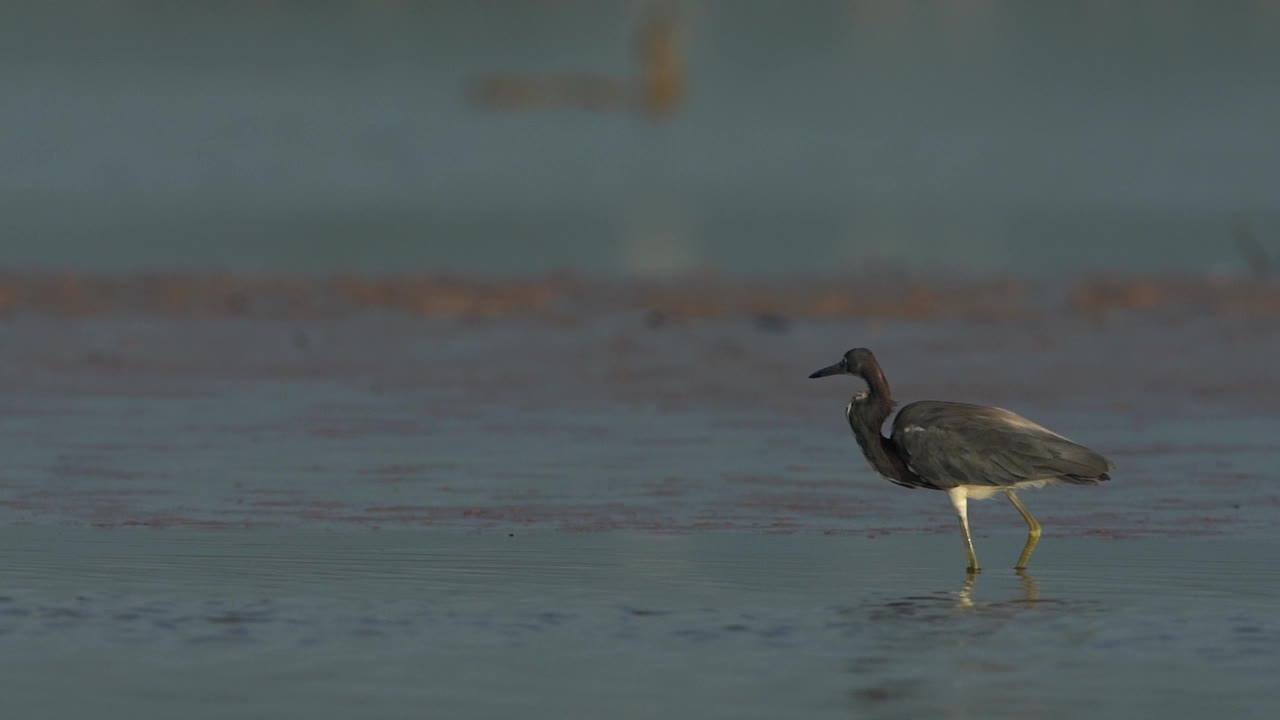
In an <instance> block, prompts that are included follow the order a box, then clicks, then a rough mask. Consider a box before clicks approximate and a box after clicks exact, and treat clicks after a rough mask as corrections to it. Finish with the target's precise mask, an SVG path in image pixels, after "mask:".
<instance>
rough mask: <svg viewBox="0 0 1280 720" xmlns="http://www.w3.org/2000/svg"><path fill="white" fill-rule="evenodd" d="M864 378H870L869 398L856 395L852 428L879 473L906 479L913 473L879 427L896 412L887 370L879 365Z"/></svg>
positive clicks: (851, 411) (851, 413)
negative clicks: (882, 370) (887, 378)
mask: <svg viewBox="0 0 1280 720" xmlns="http://www.w3.org/2000/svg"><path fill="white" fill-rule="evenodd" d="M864 379H865V380H866V381H867V397H866V398H863V399H861V400H859V399H858V398H856V397H855V398H854V400H853V401H852V402H850V403H849V408H848V411H847V414H848V418H849V427H851V428H852V429H853V435H854V437H855V438H857V440H858V446H859V447H861V448H862V454H863V455H865V456H866V458H867V461H868V462H870V463H871V467H873V468H875V471H876V472H878V473H880V474H881V475H883V476H885V477H887V478H890V479H892V480H907V479H908V478H910V477H912V476H914V473H913V472H911V469H910V468H908V467H907V463H906V462H905V461H904V460H903V459H902V455H901V454H899V453H898V449H897V447H895V446H894V444H893V442H892V441H891V440H890V439H889V438H887V437H885V436H884V435H881V434H880V427H881V426H882V425H884V421H885V420H887V419H888V417H889V415H890V414H892V413H893V406H894V402H893V397H892V396H890V394H889V383H888V382H886V381H885V379H884V373H882V372H880V369H879V368H874V370H873V371H872V372H870V373H867V375H866V377H865V378H864Z"/></svg>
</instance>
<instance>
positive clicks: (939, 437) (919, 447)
mask: <svg viewBox="0 0 1280 720" xmlns="http://www.w3.org/2000/svg"><path fill="white" fill-rule="evenodd" d="M892 439H893V441H894V443H895V444H896V445H897V446H898V448H899V450H900V451H901V452H902V454H903V455H904V459H905V460H906V461H907V465H908V466H909V467H910V468H911V469H912V470H913V471H914V472H915V473H916V474H917V475H919V476H921V477H922V478H925V479H926V480H928V481H930V482H932V483H933V484H934V485H937V486H938V487H941V488H943V489H946V488H950V487H955V486H957V485H987V486H1010V485H1015V484H1017V483H1020V482H1027V481H1035V480H1059V481H1062V482H1069V483H1078V484H1094V483H1097V482H1099V481H1102V480H1107V479H1109V478H1108V476H1107V471H1108V470H1111V469H1112V468H1114V465H1112V463H1111V461H1109V460H1107V459H1106V458H1105V457H1103V456H1102V455H1099V454H1098V453H1096V452H1094V451H1093V450H1090V449H1089V448H1086V447H1084V446H1082V445H1078V444H1076V443H1074V442H1072V441H1070V440H1068V439H1067V438H1064V437H1062V436H1061V435H1058V434H1057V433H1054V432H1052V431H1050V430H1048V429H1046V428H1043V427H1041V426H1040V425H1037V424H1036V423H1034V422H1032V421H1030V420H1028V419H1026V418H1024V417H1022V416H1021V415H1018V414H1016V413H1012V412H1010V411H1008V410H1003V409H1001V408H993V407H983V406H980V405H966V404H963V403H943V402H920V403H912V404H911V405H908V406H907V407H905V408H903V409H902V411H901V412H900V413H898V417H897V418H896V419H895V420H894V424H893V438H892Z"/></svg>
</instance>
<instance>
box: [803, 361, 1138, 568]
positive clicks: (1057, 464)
mask: <svg viewBox="0 0 1280 720" xmlns="http://www.w3.org/2000/svg"><path fill="white" fill-rule="evenodd" d="M829 375H855V376H857V377H860V378H862V379H863V380H864V381H865V382H866V383H867V389H866V391H865V392H858V393H856V394H855V395H854V396H853V399H852V400H850V401H849V405H848V407H846V408H845V416H846V417H847V418H848V419H849V427H851V428H853V435H854V437H856V438H857V439H858V445H860V446H861V447H862V454H863V455H866V456H867V460H868V461H869V462H870V463H871V467H872V468H874V469H875V470H876V472H878V473H880V474H881V475H883V476H884V477H886V478H888V479H889V480H890V481H892V482H894V483H897V484H898V485H902V486H903V487H909V488H929V489H931V490H945V491H947V495H949V496H950V497H951V504H952V505H954V506H955V508H956V513H957V514H958V515H959V516H960V530H961V532H963V533H964V545H965V552H966V553H968V556H969V571H970V572H977V571H978V569H979V568H978V556H977V555H976V554H974V552H973V538H972V536H970V534H969V512H968V507H969V499H970V498H972V499H974V500H985V499H987V498H989V497H991V496H992V495H995V494H996V493H1004V494H1005V496H1006V497H1008V498H1009V502H1011V503H1013V506H1014V507H1015V508H1017V509H1018V512H1019V513H1021V514H1022V519H1023V520H1026V521H1027V544H1026V546H1025V547H1023V548H1022V556H1021V557H1019V558H1018V564H1017V565H1016V566H1015V567H1017V568H1018V569H1023V568H1025V567H1026V566H1027V561H1028V560H1029V559H1031V551H1032V550H1035V548H1036V544H1037V543H1039V542H1040V523H1038V522H1036V519H1035V518H1034V517H1032V516H1031V513H1030V512H1029V511H1028V510H1027V508H1026V506H1024V505H1023V504H1022V501H1020V500H1019V499H1018V496H1017V494H1016V493H1015V491H1017V490H1020V489H1022V488H1037V487H1043V486H1045V485H1052V484H1057V483H1068V484H1071V485H1096V484H1098V483H1099V482H1101V481H1103V480H1110V479H1111V478H1110V477H1109V476H1108V475H1107V471H1109V470H1112V469H1114V468H1115V465H1114V464H1112V462H1111V461H1110V460H1108V459H1106V458H1105V457H1103V456H1101V455H1099V454H1098V453H1096V452H1094V451H1092V450H1090V449H1089V448H1087V447H1084V446H1082V445H1077V444H1076V443H1074V442H1071V441H1070V440H1068V439H1066V438H1064V437H1062V436H1061V435H1059V434H1057V433H1055V432H1051V431H1050V430H1047V429H1045V428H1043V427H1041V426H1039V425H1037V424H1036V423H1033V422H1031V421H1030V420H1028V419H1026V418H1024V417H1022V416H1021V415H1018V414H1017V413H1013V412H1009V411H1008V410H1004V409H1001V408H994V407H983V406H981V405H968V404H966V403H956V402H938V401H932V400H926V401H923V402H914V403H911V404H910V405H907V406H906V407H904V408H902V410H901V411H900V412H899V413H898V416H897V417H896V418H894V420H893V433H892V434H891V435H890V436H889V437H884V436H883V435H881V434H880V426H881V425H883V424H884V421H885V420H886V419H888V417H889V414H890V413H892V412H893V407H894V404H895V403H894V401H893V397H892V396H890V394H889V383H888V382H887V381H885V379H884V372H883V371H881V370H880V364H879V363H877V362H876V356H875V355H873V354H871V351H870V350H868V349H866V348H854V349H853V350H850V351H849V352H847V353H845V354H844V357H843V358H841V360H840V362H838V363H836V364H835V365H831V366H830V367H825V368H822V369H821V370H819V371H817V372H815V373H813V374H812V375H810V376H809V377H810V378H820V377H827V376H829Z"/></svg>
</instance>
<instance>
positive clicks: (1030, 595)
mask: <svg viewBox="0 0 1280 720" xmlns="http://www.w3.org/2000/svg"><path fill="white" fill-rule="evenodd" d="M1015 572H1016V573H1017V575H1018V581H1019V585H1021V586H1022V597H1021V598H1016V599H1011V600H1007V601H1005V602H1004V603H996V604H1012V603H1019V602H1022V603H1037V602H1040V582H1039V581H1037V580H1036V579H1035V578H1033V577H1031V576H1030V575H1028V574H1027V571H1026V570H1016V571H1015ZM977 583H978V573H976V572H971V573H968V574H966V576H965V579H964V585H963V586H961V588H960V590H959V592H957V593H956V599H957V602H956V605H957V606H958V607H963V608H972V607H975V605H974V602H973V587H974V585H976V584H977Z"/></svg>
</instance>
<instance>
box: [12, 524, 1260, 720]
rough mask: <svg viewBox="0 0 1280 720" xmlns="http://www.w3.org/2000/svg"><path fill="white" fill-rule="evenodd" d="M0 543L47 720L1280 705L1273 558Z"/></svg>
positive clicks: (366, 543)
mask: <svg viewBox="0 0 1280 720" xmlns="http://www.w3.org/2000/svg"><path fill="white" fill-rule="evenodd" d="M1020 542H1021V538H1020V537H1018V536H1017V535H1015V534H1006V533H1002V534H1000V535H998V536H995V537H991V538H989V539H987V541H986V542H984V543H983V544H982V548H983V549H985V550H987V551H988V553H989V554H990V555H991V556H992V557H993V559H994V556H997V555H999V556H1006V557H1007V558H1012V557H1013V556H1014V555H1015V554H1016V550H1017V546H1018V544H1019V543H1020ZM0 548H3V549H2V550H0V563H3V566H4V567H5V568H6V570H5V580H4V590H3V593H2V597H0V636H2V637H3V638H4V645H5V647H6V652H5V653H4V661H3V665H4V673H5V676H6V678H7V682H6V685H7V687H8V688H9V691H8V692H7V693H6V701H5V702H6V703H7V704H11V705H10V706H11V707H23V708H28V709H30V710H33V711H34V710H36V709H39V710H40V711H42V713H43V714H46V715H61V716H67V715H70V714H76V713H86V712H92V713H93V714H94V715H95V716H99V717H126V716H137V715H138V714H142V715H150V716H156V715H164V714H171V713H181V714H183V715H187V716H195V717H225V716H227V715H229V714H233V715H239V716H257V715H267V714H269V715H277V714H278V713H281V712H287V714H289V715H291V716H299V717H300V716H307V717H334V716H336V715H334V709H335V708H350V707H352V705H353V704H355V703H360V704H361V706H362V707H363V708H364V709H363V710H362V711H361V713H362V715H364V716H375V717H392V716H403V714H404V713H405V712H413V713H418V712H422V713H425V714H428V715H431V716H437V717H461V716H469V717H493V716H500V715H505V714H513V713H518V714H519V715H521V716H525V717H548V718H550V717H565V716H566V715H572V716H599V715H603V714H609V715H611V716H617V717H652V716H653V715H654V714H655V713H659V712H663V713H668V712H669V713H674V714H675V715H677V716H686V717H687V716H695V715H696V716H699V717H780V716H793V717H794V716H800V715H803V716H806V717H847V716H848V715H849V714H851V713H852V714H854V715H858V716H867V715H869V716H874V717H921V716H922V715H923V714H925V713H930V714H934V713H941V714H944V715H948V716H959V717H1011V718H1012V717H1027V716H1028V715H1030V714H1032V713H1034V714H1037V715H1039V716H1044V717H1066V716H1069V715H1078V714H1080V713H1090V714H1094V715H1101V716H1105V717H1126V716H1128V717H1132V716H1134V715H1135V714H1137V715H1141V716H1147V717H1151V716H1159V717H1168V718H1183V717H1187V718H1190V717H1203V716H1204V715H1205V714H1206V713H1209V712H1216V713H1224V714H1226V715H1228V716H1230V717H1270V716H1272V714H1273V713H1274V712H1275V711H1276V710H1277V709H1280V700H1278V698H1277V695H1276V693H1275V691H1274V678H1275V673H1276V670H1277V669H1278V668H1280V623H1277V621H1276V619H1275V617H1274V607H1275V599H1276V597H1277V596H1278V595H1280V569H1278V568H1277V566H1276V564H1275V562H1274V558H1275V556H1276V552H1277V550H1280V548H1278V547H1277V546H1276V545H1275V544H1274V543H1269V542H1268V543H1264V542H1245V541H1240V540H1235V539H1229V538H1215V539H1211V540H1205V539H1196V540H1189V539H1174V538H1148V539H1140V540H1126V541H1117V540H1111V539H1099V538H1061V537H1054V538H1051V539H1049V540H1046V542H1045V543H1044V546H1043V548H1042V550H1041V554H1040V555H1039V556H1038V557H1037V561H1038V563H1037V564H1038V567H1037V568H1036V569H1035V570H1034V573H1033V575H1032V576H1027V577H1019V576H1017V575H1015V574H1014V573H1013V571H1011V570H1005V569H1003V568H999V569H997V568H996V567H994V566H993V567H992V568H991V569H988V570H987V571H984V572H983V573H982V574H981V575H980V576H978V577H977V578H976V581H975V582H973V583H972V584H969V583H967V582H966V578H965V574H964V573H963V572H962V571H960V570H959V569H958V565H957V560H959V554H958V552H956V551H957V550H958V540H957V539H956V538H952V537H945V538H944V537H938V536H929V535H916V534H904V535H896V536H892V537H886V538H879V539H877V540H874V541H869V540H866V539H865V538H861V537H832V536H821V535H812V534H805V535H797V536H769V535H760V534H736V533H735V534H723V533H712V534H706V533H702V534H678V535H655V534H648V533H645V534H637V533H634V532H615V533H603V534H599V533H596V534H581V533H563V532H555V531H546V530H542V531H519V532H515V533H514V534H512V533H507V532H460V531H438V530H437V531H413V532H406V531H385V532H321V531H301V530H290V531H284V530H237V531H234V532H228V531H204V530H185V529H182V530H179V529H170V530H147V529H123V530H111V531H102V530H92V529H68V528H50V527H8V528H5V529H4V530H3V531H0ZM1002 564H1003V563H1001V565H1002ZM68 683H74V685H75V688H76V690H75V692H58V688H60V687H65V686H66V684H68ZM341 714H343V713H338V715H341Z"/></svg>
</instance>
